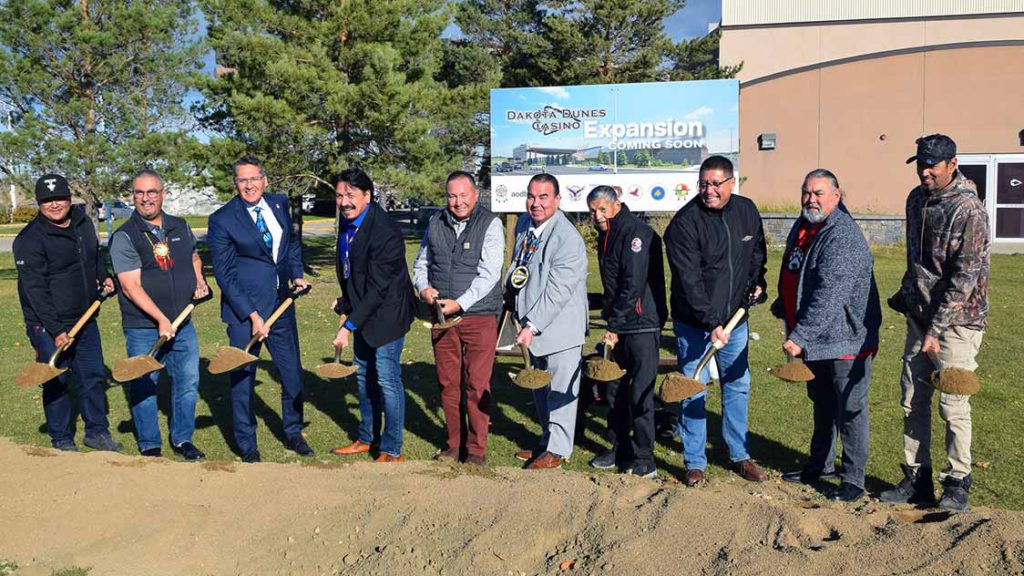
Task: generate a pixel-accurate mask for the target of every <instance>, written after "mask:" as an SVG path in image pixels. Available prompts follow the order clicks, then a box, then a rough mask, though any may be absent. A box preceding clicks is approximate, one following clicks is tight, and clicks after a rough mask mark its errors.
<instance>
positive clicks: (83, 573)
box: [53, 566, 92, 576]
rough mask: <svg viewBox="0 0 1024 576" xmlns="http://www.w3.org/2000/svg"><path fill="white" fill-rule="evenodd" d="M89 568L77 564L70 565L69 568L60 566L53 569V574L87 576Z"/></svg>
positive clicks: (55, 575) (54, 575)
mask: <svg viewBox="0 0 1024 576" xmlns="http://www.w3.org/2000/svg"><path fill="white" fill-rule="evenodd" d="M91 570H92V569H91V568H82V567H79V566H72V567H70V568H62V569H60V570H54V571H53V576H89V572H90V571H91Z"/></svg>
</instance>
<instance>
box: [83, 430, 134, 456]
mask: <svg viewBox="0 0 1024 576" xmlns="http://www.w3.org/2000/svg"><path fill="white" fill-rule="evenodd" d="M82 443H83V444H85V445H86V446H88V447H89V448H92V449H93V450H103V451H105V452H120V451H121V450H122V449H124V446H122V445H121V443H120V442H117V441H116V440H114V439H113V438H111V437H110V434H103V435H101V436H86V437H85V440H83V441H82Z"/></svg>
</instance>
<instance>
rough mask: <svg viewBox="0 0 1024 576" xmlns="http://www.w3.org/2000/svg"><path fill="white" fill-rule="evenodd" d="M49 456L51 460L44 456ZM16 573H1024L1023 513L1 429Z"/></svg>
mask: <svg viewBox="0 0 1024 576" xmlns="http://www.w3.org/2000/svg"><path fill="white" fill-rule="evenodd" d="M44 454H45V457H42V456H43V455H44ZM0 489H2V491H3V492H2V493H3V498H2V499H0V518H3V522H0V560H11V561H14V562H17V563H18V565H19V566H21V568H20V569H19V570H20V571H19V572H18V573H19V574H37V573H38V574H49V573H50V572H49V570H50V569H51V568H62V567H67V566H81V567H89V568H92V573H93V574H103V575H107V574H132V575H135V574H147V575H157V574H177V575H180V574H253V573H257V574H332V575H333V574H382V575H383V574H387V575H392V574H468V573H475V574H503V575H504V574H515V575H518V574H554V573H566V574H652V575H654V574H657V575H659V576H660V575H662V574H664V573H665V571H666V569H673V570H678V569H684V570H685V571H686V572H687V573H693V574H696V573H707V574H807V575H811V574H822V573H826V574H905V573H920V574H949V573H958V574H1000V573H1002V574H1013V573H1016V574H1019V573H1021V572H1022V571H1024V514H1022V513H1018V512H1008V511H1001V510H992V509H986V508H977V509H975V510H973V511H971V512H969V513H966V514H959V515H948V514H943V513H937V512H935V511H917V510H914V509H912V508H909V507H901V508H892V507H884V506H881V505H879V504H877V503H874V502H868V501H864V502H861V503H859V504H856V505H839V504H833V503H830V502H827V501H826V500H824V499H823V498H822V497H821V496H820V495H819V494H817V493H816V492H815V491H813V490H811V489H809V488H805V487H802V486H791V485H785V484H781V483H779V482H777V481H769V482H768V483H765V484H763V485H752V484H749V483H745V482H743V481H742V480H739V479H738V478H736V477H734V476H727V477H717V478H716V477H712V478H711V482H710V483H709V485H708V486H707V487H705V488H703V489H687V488H685V487H683V486H681V485H680V484H679V483H677V482H675V481H672V480H667V481H658V480H644V479H639V478H634V477H630V476H623V475H614V474H593V475H588V474H581V473H571V472H562V471H550V472H534V473H526V472H523V471H520V470H514V469H508V468H499V469H478V468H474V467H468V466H462V465H443V464H438V463H433V462H413V463H408V464H396V465H393V464H389V465H376V464H372V463H360V464H343V463H334V462H329V463H315V464H314V465H301V464H256V465H241V464H238V465H236V464H222V463H216V464H205V465H192V464H187V463H179V462H171V461H168V460H155V461H154V460H143V459H142V458H137V457H134V458H133V457H127V456H120V455H116V454H107V453H98V452H93V453H87V454H65V453H60V454H57V453H55V452H51V451H49V450H41V449H38V448H32V447H22V446H17V445H15V444H13V443H11V442H10V441H7V440H0Z"/></svg>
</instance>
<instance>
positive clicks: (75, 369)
mask: <svg viewBox="0 0 1024 576" xmlns="http://www.w3.org/2000/svg"><path fill="white" fill-rule="evenodd" d="M25 332H26V333H27V334H28V339H29V342H31V343H32V347H33V348H35V350H36V361H37V362H49V361H50V356H51V355H52V354H53V351H54V350H56V349H57V347H56V346H55V345H54V344H53V335H52V334H50V333H49V332H47V331H46V330H45V329H43V327H42V326H37V325H31V324H30V325H28V326H26V327H25ZM57 367H58V368H69V370H68V371H67V372H65V373H64V374H61V375H60V376H58V377H57V378H54V379H52V380H50V381H49V382H47V383H45V384H43V413H44V414H45V415H46V428H47V431H48V432H49V433H50V442H51V443H52V444H53V445H54V446H56V445H58V444H59V443H62V442H72V441H74V439H75V433H74V430H73V429H72V427H71V422H72V418H73V416H74V415H73V413H72V411H71V397H70V396H68V387H69V386H70V384H71V381H72V380H77V381H78V409H79V411H81V413H82V420H83V421H85V435H86V436H88V437H90V438H92V437H97V436H105V435H107V434H109V433H110V431H109V423H108V422H107V395H106V380H107V369H106V367H105V366H104V365H103V346H102V344H101V343H100V331H99V329H98V328H97V327H96V320H90V321H89V322H88V323H87V324H86V325H85V327H83V328H82V330H81V332H79V333H78V335H77V336H76V337H75V341H74V342H72V344H71V346H70V347H69V348H68V349H67V350H65V351H64V353H63V354H61V355H60V358H58V359H57Z"/></svg>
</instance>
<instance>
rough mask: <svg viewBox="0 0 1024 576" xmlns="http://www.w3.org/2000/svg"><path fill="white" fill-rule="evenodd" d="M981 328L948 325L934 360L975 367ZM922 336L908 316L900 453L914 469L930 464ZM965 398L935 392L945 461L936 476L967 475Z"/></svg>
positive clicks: (927, 371)
mask: <svg viewBox="0 0 1024 576" xmlns="http://www.w3.org/2000/svg"><path fill="white" fill-rule="evenodd" d="M983 334H984V331H981V330H971V329H969V328H964V327H962V326H953V327H951V328H950V329H949V330H946V331H945V332H944V333H943V334H942V335H941V336H939V346H940V348H941V351H940V352H939V361H940V362H941V363H942V366H943V367H944V368H966V369H968V370H974V369H975V368H977V367H978V363H977V362H975V361H974V357H975V356H976V355H977V354H978V348H980V347H981V337H982V335H983ZM924 337H925V334H924V333H923V331H922V329H921V327H920V326H918V325H917V324H916V323H915V322H914V321H913V320H910V319H908V320H907V341H906V346H905V347H904V350H903V375H902V377H901V378H900V386H901V387H902V390H903V395H902V401H901V403H902V405H903V452H904V454H905V456H906V459H907V464H908V465H909V466H910V467H912V468H914V469H915V470H916V469H917V468H918V467H920V466H927V467H932V455H931V442H932V394H934V393H935V389H934V388H932V386H931V384H930V383H929V380H930V379H931V373H932V371H934V370H935V366H934V365H933V364H932V361H931V359H929V358H928V356H927V355H926V354H921V344H922V343H923V341H924ZM970 398H971V397H970V396H966V395H960V394H945V393H943V392H939V416H941V417H942V419H943V420H944V421H945V422H946V455H947V457H948V458H949V464H948V465H947V466H946V467H945V468H944V469H943V470H942V472H941V473H940V474H939V479H940V481H941V480H942V479H944V478H945V477H946V476H953V477H954V478H963V477H965V476H967V475H968V474H970V473H971V404H970Z"/></svg>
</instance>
